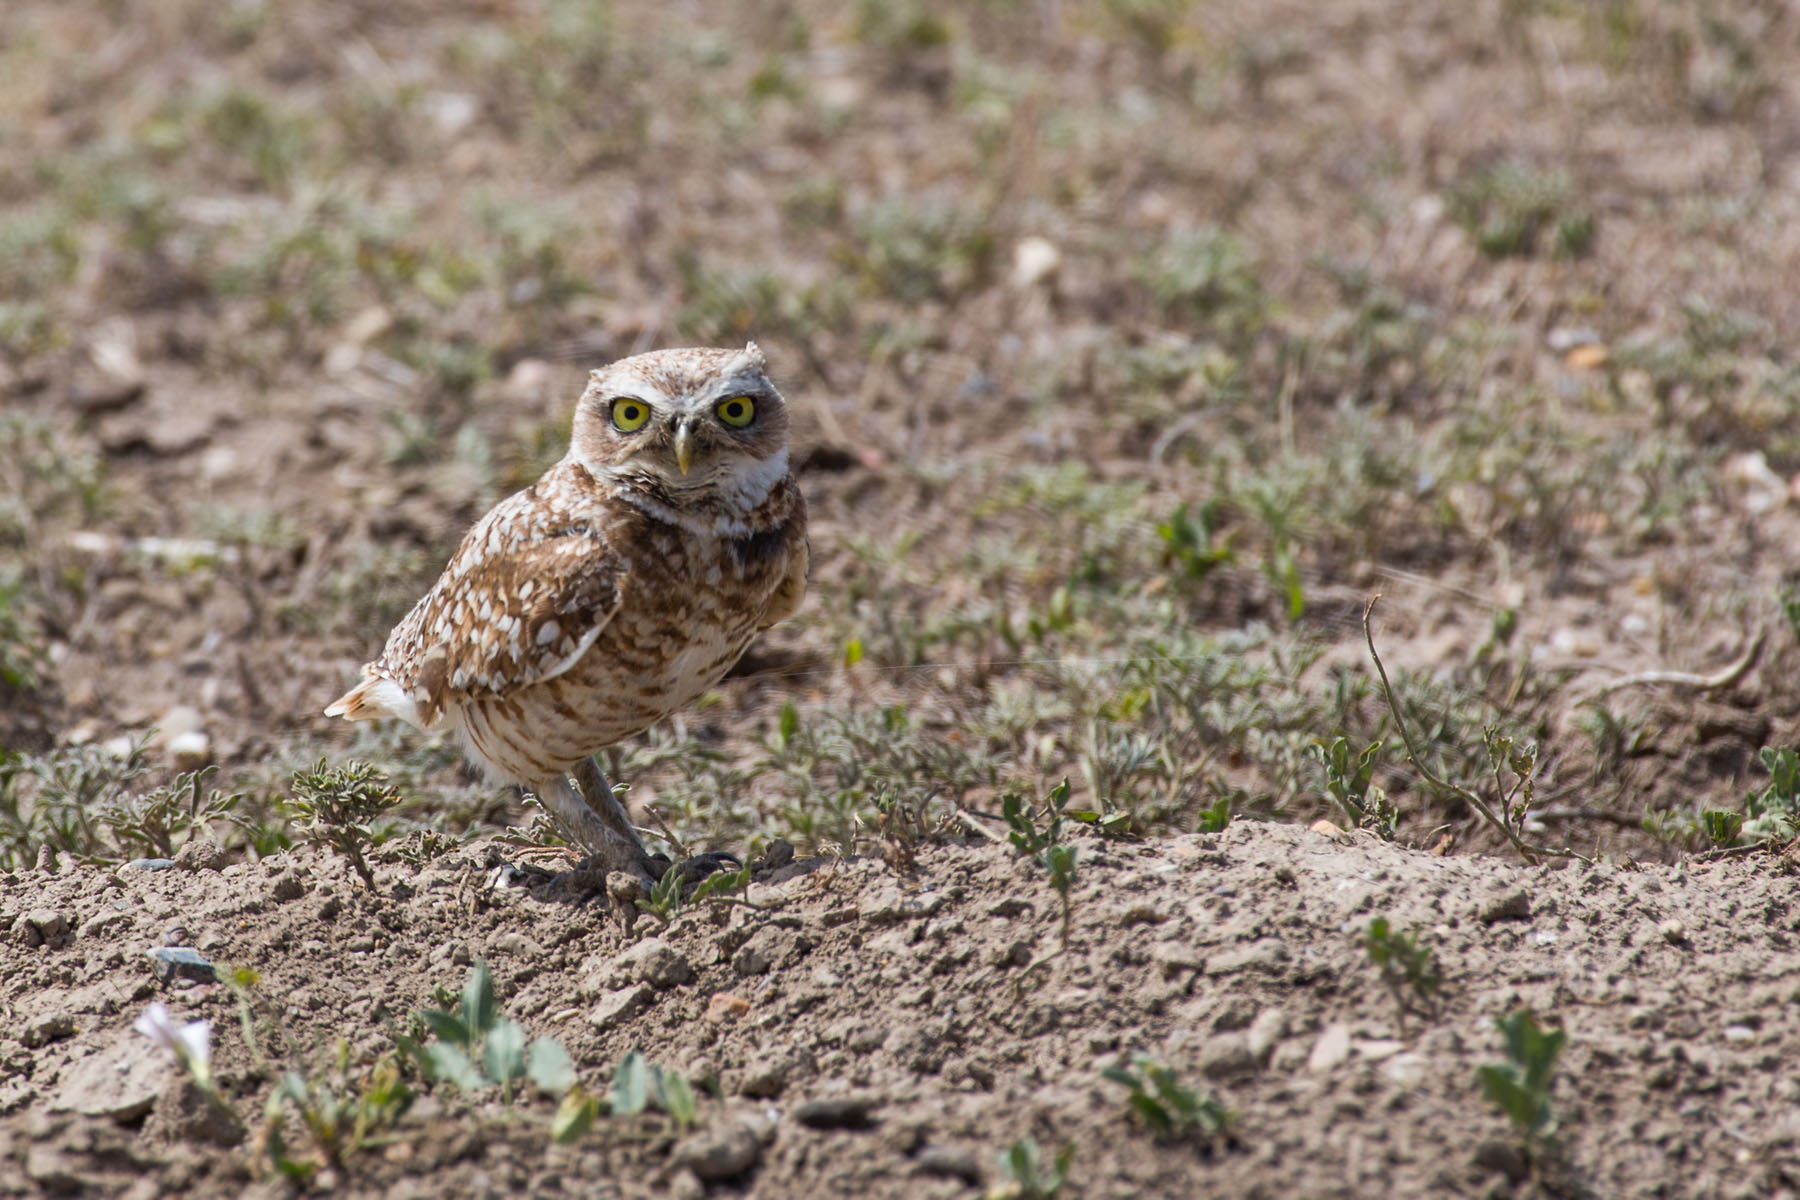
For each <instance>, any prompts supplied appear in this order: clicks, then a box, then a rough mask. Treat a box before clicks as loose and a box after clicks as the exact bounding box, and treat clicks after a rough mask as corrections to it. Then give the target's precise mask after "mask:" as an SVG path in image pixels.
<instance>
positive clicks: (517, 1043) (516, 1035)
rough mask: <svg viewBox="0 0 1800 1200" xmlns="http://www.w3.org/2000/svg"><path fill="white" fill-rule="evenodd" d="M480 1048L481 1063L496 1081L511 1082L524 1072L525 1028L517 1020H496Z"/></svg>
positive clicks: (489, 1076)
mask: <svg viewBox="0 0 1800 1200" xmlns="http://www.w3.org/2000/svg"><path fill="white" fill-rule="evenodd" d="M481 1049H482V1054H481V1061H482V1065H484V1066H485V1067H487V1073H488V1078H490V1079H492V1080H494V1081H495V1082H496V1083H511V1082H512V1081H513V1080H515V1079H518V1078H519V1077H520V1076H521V1075H523V1074H525V1030H524V1029H523V1028H521V1027H520V1025H519V1023H518V1022H517V1021H510V1020H502V1021H496V1022H495V1023H494V1027H493V1028H492V1029H490V1030H488V1035H487V1042H486V1044H485V1045H483V1046H482V1048H481Z"/></svg>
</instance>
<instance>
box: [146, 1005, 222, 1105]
mask: <svg viewBox="0 0 1800 1200" xmlns="http://www.w3.org/2000/svg"><path fill="white" fill-rule="evenodd" d="M131 1027H132V1028H133V1029H135V1030H137V1031H138V1032H139V1033H141V1034H143V1035H144V1036H145V1037H147V1038H149V1039H150V1040H151V1041H153V1042H155V1043H156V1044H157V1045H158V1046H160V1047H162V1051H163V1053H164V1054H167V1055H168V1056H169V1057H170V1058H172V1059H174V1060H175V1061H176V1062H178V1063H180V1064H181V1065H182V1066H184V1067H186V1068H187V1070H188V1074H190V1075H192V1076H193V1077H194V1081H195V1082H196V1083H200V1084H202V1085H204V1084H206V1083H208V1082H209V1081H210V1080H211V1079H212V1023H211V1022H209V1021H189V1022H188V1023H187V1024H185V1025H182V1024H178V1023H177V1022H176V1021H175V1020H174V1018H172V1017H171V1016H169V1009H168V1006H166V1005H165V1004H163V1002H162V1001H160V1000H154V1001H152V1002H151V1004H150V1007H149V1008H146V1009H145V1010H144V1015H143V1016H141V1017H139V1018H138V1019H137V1020H135V1021H133V1022H132V1023H131Z"/></svg>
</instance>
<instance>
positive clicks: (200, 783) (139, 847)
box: [97, 766, 244, 858]
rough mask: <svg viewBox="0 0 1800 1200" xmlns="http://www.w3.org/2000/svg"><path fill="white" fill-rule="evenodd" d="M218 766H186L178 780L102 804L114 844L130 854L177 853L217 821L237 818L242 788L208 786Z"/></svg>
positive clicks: (101, 814) (101, 821) (100, 819)
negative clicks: (227, 789)
mask: <svg viewBox="0 0 1800 1200" xmlns="http://www.w3.org/2000/svg"><path fill="white" fill-rule="evenodd" d="M216 770H217V768H215V767H210V766H209V767H202V768H200V769H199V770H198V771H186V772H183V773H182V774H180V775H178V776H176V777H175V780H174V781H173V782H172V783H168V784H165V785H164V786H162V787H158V788H152V789H151V790H150V791H148V792H144V793H142V794H141V795H135V796H125V797H121V798H120V799H118V800H114V801H113V802H111V803H110V804H107V805H106V806H105V807H104V808H102V809H101V810H100V812H99V814H98V817H97V820H98V822H99V824H100V825H102V826H104V827H105V828H106V829H107V830H108V831H109V832H110V833H111V834H112V838H113V841H114V843H115V844H116V845H117V846H118V847H119V848H120V850H121V851H123V852H124V853H125V854H127V855H129V854H131V853H132V852H134V851H136V852H139V853H140V855H141V856H142V857H150V858H173V857H174V856H175V853H176V851H177V850H179V849H180V848H181V846H182V845H183V844H185V843H186V842H187V840H188V839H189V838H190V837H192V836H193V835H194V834H195V833H196V832H197V831H199V830H200V829H203V828H205V827H206V826H207V825H208V824H210V823H211V822H213V821H217V820H233V819H234V818H235V813H236V810H237V807H238V805H239V804H240V803H241V802H242V801H243V799H244V794H243V793H242V792H230V793H226V792H222V791H220V790H219V789H218V788H212V789H211V790H207V789H206V788H205V787H204V784H205V782H206V781H207V779H208V778H210V777H211V776H212V775H213V774H214V773H215V772H216Z"/></svg>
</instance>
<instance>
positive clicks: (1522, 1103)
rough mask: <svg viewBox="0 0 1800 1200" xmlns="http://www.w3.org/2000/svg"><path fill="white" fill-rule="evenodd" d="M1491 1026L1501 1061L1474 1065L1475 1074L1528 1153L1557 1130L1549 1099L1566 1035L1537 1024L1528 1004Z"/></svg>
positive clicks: (1496, 1020) (1541, 1145)
mask: <svg viewBox="0 0 1800 1200" xmlns="http://www.w3.org/2000/svg"><path fill="white" fill-rule="evenodd" d="M1494 1026H1495V1028H1497V1029H1498V1030H1499V1031H1500V1033H1501V1036H1502V1037H1504V1038H1505V1039H1506V1061H1505V1062H1503V1063H1494V1064H1490V1065H1488V1066H1484V1067H1481V1068H1479V1069H1478V1070H1477V1071H1476V1079H1477V1081H1478V1082H1479V1083H1480V1085H1481V1094H1482V1095H1484V1096H1486V1097H1487V1098H1488V1100H1489V1101H1490V1102H1492V1103H1493V1104H1494V1105H1495V1106H1496V1107H1497V1108H1499V1109H1500V1111H1501V1112H1502V1113H1504V1114H1505V1115H1506V1118H1507V1120H1508V1121H1510V1122H1512V1127H1513V1131H1514V1132H1515V1133H1517V1134H1518V1135H1519V1137H1520V1138H1521V1139H1523V1141H1524V1142H1525V1145H1526V1149H1527V1151H1528V1153H1529V1152H1538V1151H1541V1150H1542V1149H1543V1147H1544V1145H1545V1143H1546V1142H1547V1141H1548V1139H1549V1138H1550V1137H1551V1136H1552V1135H1554V1134H1555V1132H1556V1125H1557V1120H1556V1109H1555V1107H1554V1106H1553V1105H1552V1104H1551V1101H1550V1089H1551V1087H1552V1086H1553V1084H1554V1082H1555V1076H1556V1060H1557V1059H1558V1057H1560V1056H1561V1054H1562V1052H1563V1047H1564V1046H1565V1045H1566V1044H1567V1043H1568V1040H1569V1035H1568V1034H1567V1033H1565V1032H1564V1031H1563V1030H1561V1029H1552V1030H1546V1029H1543V1028H1541V1027H1539V1025H1538V1023H1537V1018H1536V1017H1535V1016H1533V1015H1532V1012H1531V1010H1530V1009H1526V1008H1521V1009H1518V1010H1516V1011H1515V1012H1513V1013H1511V1014H1510V1015H1508V1016H1505V1017H1496V1018H1495V1019H1494Z"/></svg>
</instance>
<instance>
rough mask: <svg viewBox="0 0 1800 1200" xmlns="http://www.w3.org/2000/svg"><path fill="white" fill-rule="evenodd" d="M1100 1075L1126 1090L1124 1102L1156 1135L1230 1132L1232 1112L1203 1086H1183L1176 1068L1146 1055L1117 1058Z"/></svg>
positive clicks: (1205, 1136)
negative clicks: (1199, 1087) (1197, 1088)
mask: <svg viewBox="0 0 1800 1200" xmlns="http://www.w3.org/2000/svg"><path fill="white" fill-rule="evenodd" d="M1100 1074H1101V1076H1102V1077H1103V1078H1106V1079H1108V1080H1111V1081H1112V1082H1113V1083H1116V1084H1119V1085H1121V1086H1122V1087H1124V1088H1125V1089H1126V1093H1127V1094H1126V1097H1125V1101H1126V1103H1127V1104H1129V1105H1130V1106H1131V1110H1132V1111H1133V1112H1135V1113H1136V1114H1137V1115H1138V1118H1139V1119H1140V1120H1142V1121H1143V1122H1144V1124H1145V1125H1147V1126H1149V1128H1150V1131H1151V1132H1152V1133H1154V1134H1155V1135H1156V1136H1157V1137H1159V1138H1167V1139H1169V1140H1182V1139H1187V1138H1197V1139H1200V1140H1202V1141H1206V1142H1209V1143H1210V1142H1215V1141H1217V1140H1218V1139H1220V1138H1222V1137H1224V1136H1225V1135H1226V1134H1227V1133H1229V1132H1230V1129H1231V1125H1232V1122H1233V1120H1234V1119H1235V1114H1233V1113H1232V1111H1231V1110H1230V1109H1229V1108H1226V1107H1225V1106H1224V1105H1223V1104H1220V1103H1219V1102H1218V1101H1217V1100H1216V1099H1214V1098H1213V1097H1212V1095H1211V1094H1210V1093H1208V1092H1207V1091H1206V1089H1204V1088H1202V1089H1200V1090H1199V1091H1195V1090H1194V1089H1192V1088H1187V1087H1183V1086H1182V1085H1181V1083H1180V1082H1179V1081H1178V1080H1177V1078H1176V1075H1175V1071H1174V1069H1173V1068H1171V1067H1169V1066H1168V1065H1166V1064H1165V1063H1162V1062H1159V1061H1158V1060H1157V1059H1156V1058H1154V1057H1152V1056H1151V1055H1149V1054H1142V1053H1139V1054H1135V1055H1132V1056H1131V1057H1130V1058H1120V1059H1119V1061H1118V1062H1116V1063H1114V1064H1113V1065H1112V1066H1110V1067H1107V1068H1106V1069H1105V1070H1104V1071H1102V1072H1101V1073H1100Z"/></svg>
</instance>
